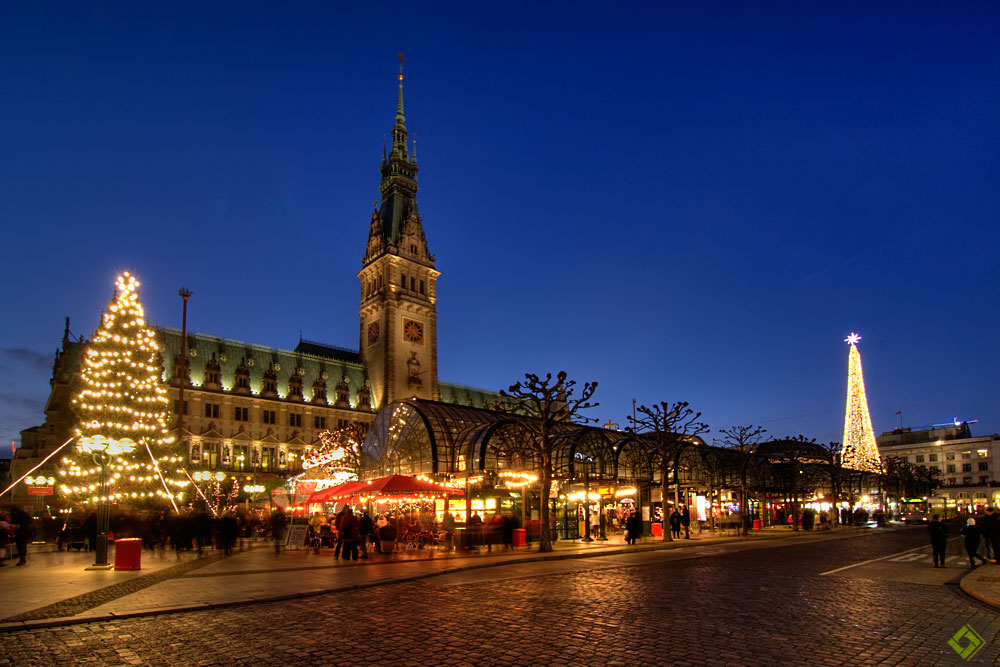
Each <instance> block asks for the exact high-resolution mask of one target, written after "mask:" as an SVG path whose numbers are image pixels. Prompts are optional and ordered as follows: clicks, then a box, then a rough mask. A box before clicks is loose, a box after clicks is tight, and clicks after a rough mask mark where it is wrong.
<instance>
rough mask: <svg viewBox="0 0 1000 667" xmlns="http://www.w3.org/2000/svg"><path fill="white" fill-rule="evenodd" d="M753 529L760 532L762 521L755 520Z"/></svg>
mask: <svg viewBox="0 0 1000 667" xmlns="http://www.w3.org/2000/svg"><path fill="white" fill-rule="evenodd" d="M753 529H754V530H760V519H754V520H753Z"/></svg>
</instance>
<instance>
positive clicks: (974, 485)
mask: <svg viewBox="0 0 1000 667" xmlns="http://www.w3.org/2000/svg"><path fill="white" fill-rule="evenodd" d="M876 441H877V442H878V448H879V453H880V454H881V455H882V458H883V459H885V458H887V457H890V456H898V457H900V458H902V459H905V460H906V461H908V462H909V463H914V464H917V465H924V466H927V467H929V468H932V469H937V471H938V472H939V473H940V481H941V486H940V487H939V489H938V491H937V492H936V495H939V496H943V497H945V498H950V499H952V500H955V501H956V503H957V505H958V507H959V508H960V509H970V508H972V509H975V508H976V507H979V506H983V505H998V504H1000V470H998V465H1000V463H998V462H1000V434H995V435H984V436H978V437H976V436H973V435H972V430H971V428H970V427H969V423H968V422H955V423H952V424H935V425H932V426H927V427H921V428H919V429H911V428H898V429H895V430H892V431H888V432H886V433H883V434H882V435H880V436H879V437H878V438H876Z"/></svg>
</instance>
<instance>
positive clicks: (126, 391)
mask: <svg viewBox="0 0 1000 667" xmlns="http://www.w3.org/2000/svg"><path fill="white" fill-rule="evenodd" d="M115 286H116V291H115V296H114V298H113V299H112V300H111V303H109V304H108V307H107V309H106V310H105V312H104V314H103V316H102V318H101V324H100V326H99V328H98V330H97V331H96V332H95V333H94V335H93V337H92V338H91V340H90V342H89V343H88V344H87V348H86V350H85V352H84V355H83V360H82V364H81V369H80V377H81V388H80V390H79V391H78V392H77V393H76V395H75V396H74V397H73V399H72V405H73V410H74V413H75V414H76V416H77V418H78V426H77V429H76V436H77V438H78V451H77V453H76V455H75V456H70V457H67V458H65V459H63V465H62V467H61V468H60V469H59V470H58V473H59V477H60V478H61V480H62V482H63V483H61V484H60V485H59V487H58V488H59V491H60V493H62V495H63V496H65V497H67V498H68V499H70V500H74V501H78V502H83V503H89V502H120V501H123V500H126V499H166V500H169V501H170V502H171V504H173V505H174V508H175V509H176V503H175V502H174V501H175V497H176V499H177V500H183V498H184V495H185V491H184V490H183V489H184V487H185V486H186V485H187V481H186V480H184V476H183V475H178V476H177V477H171V478H170V479H169V480H168V479H166V478H165V477H164V475H163V474H161V470H160V468H161V465H160V464H161V463H167V462H169V463H177V462H182V461H184V457H183V454H182V453H181V452H180V451H179V447H180V446H179V444H178V443H177V442H176V440H175V439H174V437H173V436H172V435H171V434H170V431H169V427H168V419H169V413H168V403H169V401H168V398H167V391H166V389H165V388H164V386H163V384H162V381H161V378H160V375H161V369H160V360H159V359H158V357H159V354H160V348H159V345H158V344H157V342H156V334H155V332H153V331H152V330H151V329H149V328H147V327H146V320H145V312H144V310H143V307H142V304H141V303H140V302H139V296H138V288H139V281H138V280H137V279H136V278H135V276H133V275H131V274H129V273H123V274H121V275H120V276H119V277H118V279H117V280H116V284H115ZM139 449H145V450H146V454H147V455H148V459H147V458H146V456H145V455H143V454H141V453H140V452H139V451H138V450H139ZM132 450H134V453H133V451H132ZM154 451H155V454H154ZM93 452H105V454H108V455H112V460H111V462H110V463H109V464H108V466H107V469H108V471H109V473H110V474H109V475H108V477H109V479H108V480H107V484H108V487H107V491H106V492H105V493H104V494H103V495H101V494H100V493H97V494H95V491H99V485H98V484H96V478H97V477H98V476H99V475H100V470H101V469H100V467H95V466H94V465H93V463H94V461H93V458H92V456H91V454H92V453H93ZM114 456H117V458H114ZM143 459H145V460H143ZM174 467H176V466H175V465H172V466H171V468H174ZM181 472H182V471H181ZM71 480H72V481H71ZM74 482H83V483H74ZM87 482H92V483H87ZM154 485H155V486H159V487H162V488H155V487H154ZM171 487H173V488H174V489H179V490H178V491H172V490H171Z"/></svg>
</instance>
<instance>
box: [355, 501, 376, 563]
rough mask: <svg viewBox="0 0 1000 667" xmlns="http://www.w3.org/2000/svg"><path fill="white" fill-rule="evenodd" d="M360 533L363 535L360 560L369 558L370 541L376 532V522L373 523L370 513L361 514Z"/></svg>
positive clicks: (359, 520)
mask: <svg viewBox="0 0 1000 667" xmlns="http://www.w3.org/2000/svg"><path fill="white" fill-rule="evenodd" d="M358 532H359V533H360V534H361V556H360V558H362V559H364V558H368V540H369V539H370V538H371V535H372V533H374V532H375V522H374V521H372V518H371V516H369V515H368V512H362V513H361V518H360V519H358Z"/></svg>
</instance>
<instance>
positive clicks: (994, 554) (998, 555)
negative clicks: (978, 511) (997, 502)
mask: <svg viewBox="0 0 1000 667" xmlns="http://www.w3.org/2000/svg"><path fill="white" fill-rule="evenodd" d="M986 515H987V516H992V517H993V521H992V522H991V523H990V526H989V527H988V528H983V540H985V541H986V557H987V558H989V559H990V562H992V563H996V562H998V561H1000V513H998V512H997V511H996V509H995V508H993V507H987V508H986Z"/></svg>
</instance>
